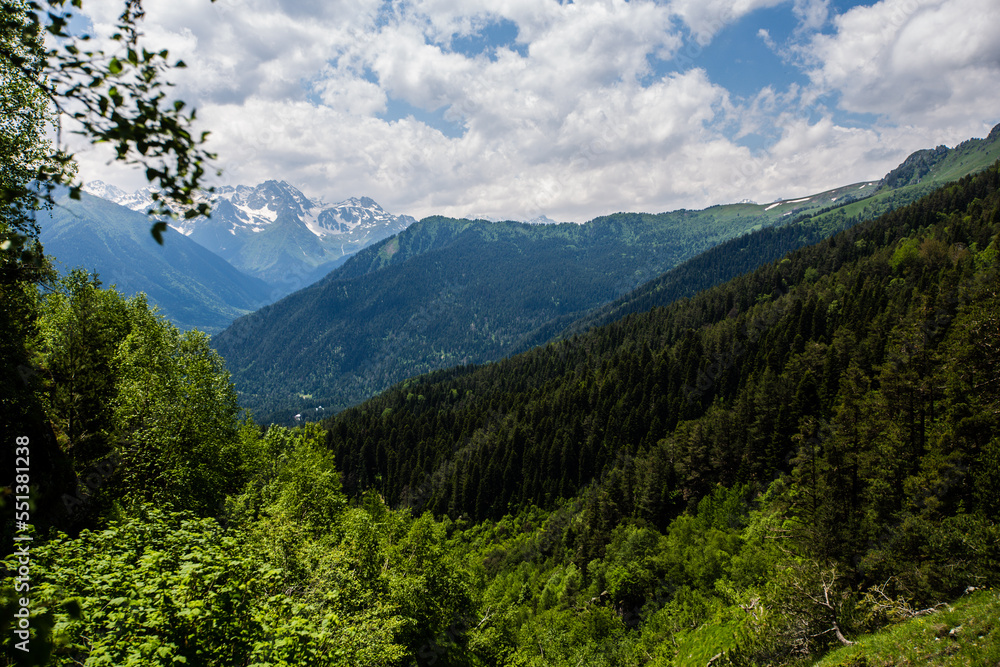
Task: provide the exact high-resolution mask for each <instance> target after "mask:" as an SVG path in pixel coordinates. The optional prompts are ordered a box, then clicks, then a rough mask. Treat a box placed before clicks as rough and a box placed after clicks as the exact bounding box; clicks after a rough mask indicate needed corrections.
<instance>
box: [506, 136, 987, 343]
mask: <svg viewBox="0 0 1000 667" xmlns="http://www.w3.org/2000/svg"><path fill="white" fill-rule="evenodd" d="M997 159H1000V125H997V126H996V127H994V128H993V131H992V132H990V134H989V136H987V137H986V138H985V139H969V140H968V141H965V142H962V143H961V144H959V145H958V146H956V147H955V148H947V147H945V146H938V147H937V148H936V149H927V150H922V151H917V152H916V153H913V154H912V155H910V156H909V157H908V158H907V159H906V160H905V161H904V162H903V163H902V164H901V165H900V166H899V167H897V168H896V169H894V170H892V171H891V172H889V173H888V174H886V175H885V177H884V178H882V180H881V181H879V183H878V185H877V186H876V187H875V189H874V191H873V193H872V194H871V195H870V196H869V197H867V198H865V199H863V200H860V201H856V202H844V201H843V199H838V200H839V201H841V205H835V206H830V207H828V208H827V209H823V210H812V211H809V212H808V213H805V214H801V215H798V216H796V218H795V220H794V221H793V222H791V223H789V224H786V225H781V226H774V227H765V228H764V229H760V230H757V231H754V232H751V233H749V234H746V235H744V236H739V237H737V238H734V239H730V240H729V241H725V242H723V243H720V244H719V245H717V246H714V247H712V248H710V249H708V250H706V251H705V252H703V253H701V254H700V255H698V256H697V257H693V258H691V259H689V260H687V261H686V262H684V263H682V264H680V265H679V266H677V267H675V268H673V269H671V270H669V271H667V272H666V273H664V274H663V275H662V276H658V277H657V278H654V279H653V280H650V281H649V282H647V283H645V284H644V285H641V286H639V287H638V288H636V289H635V290H633V291H632V292H629V293H628V294H625V295H623V296H621V297H619V298H618V299H615V300H614V301H612V302H611V303H608V304H605V305H603V306H599V307H597V308H595V309H594V310H593V311H591V312H589V313H587V314H586V315H584V316H583V317H581V318H579V319H577V320H575V321H572V322H570V321H569V320H570V318H569V317H564V318H559V319H557V320H553V321H552V322H549V323H547V324H546V325H545V326H543V327H541V328H540V329H539V330H537V331H535V332H534V333H533V335H532V336H529V337H527V338H526V339H525V349H527V348H528V347H531V346H533V345H538V344H542V343H545V342H548V341H549V340H553V339H554V338H556V337H560V338H563V337H566V336H570V335H573V334H575V333H580V332H582V331H586V330H587V329H589V328H590V327H594V326H599V325H602V324H608V323H610V322H614V321H615V320H618V319H621V318H622V317H624V316H625V315H628V314H630V313H640V312H644V311H647V310H650V309H652V308H655V307H657V306H667V305H670V304H671V303H673V302H674V301H676V300H677V299H680V298H684V297H691V296H694V295H695V294H697V293H698V292H700V291H701V290H704V289H708V288H709V287H712V286H713V285H718V284H719V283H722V282H725V281H726V280H729V279H730V278H735V277H736V276H738V275H740V274H742V273H746V272H747V271H751V270H753V269H755V268H757V267H758V266H760V265H762V264H766V263H768V262H773V261H775V260H778V259H781V258H782V257H783V256H784V255H785V254H786V253H788V252H791V251H793V250H796V249H798V248H802V247H805V246H807V245H812V244H813V243H817V242H819V241H820V240H822V239H824V238H826V237H828V236H831V235H833V234H834V233H836V232H838V231H841V230H843V229H847V228H848V227H851V226H853V225H856V224H857V223H858V222H861V221H862V220H871V219H873V218H876V217H878V216H879V215H882V214H883V213H886V212H888V211H891V210H895V209H897V208H899V207H900V206H903V205H905V204H908V203H910V202H913V201H916V200H917V199H919V198H920V197H922V196H925V195H926V194H928V193H929V192H931V191H932V190H933V189H934V188H936V187H939V186H940V185H941V184H943V183H946V182H949V181H954V180H957V179H959V178H961V177H963V176H967V175H969V174H974V173H976V172H978V171H981V170H983V169H986V168H987V167H988V166H989V165H990V164H992V163H993V162H995V161H996V160H997Z"/></svg>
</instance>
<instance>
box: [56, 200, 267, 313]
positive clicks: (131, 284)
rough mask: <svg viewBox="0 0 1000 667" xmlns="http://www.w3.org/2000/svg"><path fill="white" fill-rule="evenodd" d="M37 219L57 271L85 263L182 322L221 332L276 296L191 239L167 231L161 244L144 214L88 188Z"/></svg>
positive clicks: (261, 284) (87, 266)
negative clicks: (96, 193) (115, 202)
mask: <svg viewBox="0 0 1000 667" xmlns="http://www.w3.org/2000/svg"><path fill="white" fill-rule="evenodd" d="M39 226H40V228H41V230H42V231H41V236H40V239H41V241H42V244H43V245H44V247H45V251H46V253H47V254H48V255H50V256H52V257H54V258H55V261H56V267H57V268H59V269H60V270H61V271H63V272H68V271H69V270H70V269H73V268H76V267H82V268H85V269H87V270H90V271H97V273H98V274H99V275H100V279H101V280H102V282H104V283H105V284H107V285H116V286H117V287H118V289H119V290H121V291H122V292H123V293H125V294H136V293H138V292H145V293H146V295H147V296H148V297H149V301H150V303H152V304H154V305H156V306H158V307H159V308H160V310H161V312H162V313H163V314H164V315H165V316H166V317H167V318H168V319H170V321H172V322H174V323H175V324H176V325H177V326H178V327H180V328H182V329H192V328H198V329H201V330H203V331H207V332H215V331H219V330H221V329H223V328H224V327H226V326H228V325H229V323H230V322H232V321H233V320H234V319H235V318H237V317H239V316H241V315H244V314H246V313H247V312H249V311H252V310H254V309H256V308H259V307H260V306H261V305H263V304H264V303H267V302H269V301H271V300H272V299H273V298H274V294H273V290H272V288H271V287H270V286H269V285H267V284H266V283H264V282H263V281H261V280H259V279H257V278H252V277H250V276H248V275H245V274H243V273H241V272H240V271H238V270H237V269H235V268H233V267H232V266H231V265H229V264H228V263H227V262H226V261H225V260H223V259H221V258H220V257H218V256H217V255H215V254H213V253H212V252H210V251H208V250H206V249H205V248H203V247H202V246H200V245H199V244H197V243H195V242H194V241H191V240H190V239H188V238H185V237H184V236H183V235H181V234H178V233H176V232H169V231H168V232H167V234H166V235H165V237H164V243H163V245H162V246H161V245H158V244H157V243H156V241H154V240H153V238H152V236H151V235H150V233H149V226H150V222H149V219H148V218H147V217H146V216H145V215H144V214H142V213H137V212H135V211H132V210H129V209H127V208H125V207H122V206H118V205H116V204H113V203H111V202H108V201H105V200H103V199H100V198H97V197H93V196H91V195H88V194H86V193H83V194H82V195H81V198H80V200H79V201H73V200H70V199H69V198H68V197H63V198H61V199H60V200H59V202H58V205H57V206H56V207H55V208H54V209H53V210H52V211H50V212H40V213H39Z"/></svg>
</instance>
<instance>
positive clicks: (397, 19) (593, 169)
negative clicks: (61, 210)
mask: <svg viewBox="0 0 1000 667" xmlns="http://www.w3.org/2000/svg"><path fill="white" fill-rule="evenodd" d="M148 4H149V6H148V7H146V10H147V21H146V38H147V41H148V42H149V44H150V47H155V48H157V49H159V48H164V47H166V48H169V49H170V50H171V54H172V55H176V56H178V57H182V58H183V59H184V60H185V61H186V62H188V63H189V68H188V69H187V70H185V71H183V72H178V73H177V75H176V77H175V79H176V83H177V87H176V91H177V94H178V96H180V97H181V98H183V99H185V101H187V102H189V103H191V104H193V105H194V106H196V107H197V108H198V109H199V117H200V118H201V119H202V123H203V124H204V127H205V129H207V130H209V131H211V133H212V142H213V143H212V148H213V149H214V150H215V151H216V152H217V153H218V154H219V162H220V166H221V167H222V168H223V169H224V172H225V173H224V176H223V179H222V180H223V182H227V183H245V184H255V183H257V182H260V181H263V180H265V179H269V178H277V179H282V180H286V181H288V182H290V183H292V184H294V185H296V186H297V187H299V188H301V189H302V190H303V191H304V192H306V193H307V194H310V195H312V196H318V197H322V198H325V199H327V200H330V201H335V200H340V199H344V198H347V197H350V196H371V197H373V198H374V199H376V200H377V201H379V202H380V203H381V204H382V205H383V206H385V207H386V208H387V209H389V210H392V211H393V212H397V213H408V214H410V215H414V216H418V217H419V216H424V215H430V214H435V213H440V214H445V215H455V216H473V215H476V216H491V217H497V218H520V219H529V218H533V217H535V216H538V215H548V216H549V217H552V218H555V219H563V220H576V221H583V220H588V219H590V218H593V217H595V216H597V215H602V214H606V213H610V212H614V211H625V210H633V211H654V212H655V211H664V210H671V209H674V208H682V207H683V208H701V207H704V206H709V205H712V204H717V203H726V202H731V201H738V200H741V199H744V198H750V199H754V200H756V201H761V202H764V201H770V200H771V199H773V198H775V197H778V196H787V197H791V196H795V195H805V194H810V193H812V192H816V191H820V190H823V189H827V188H830V187H835V186H838V185H842V184H846V183H850V182H855V181H861V180H869V179H874V178H879V177H881V176H882V175H883V174H884V173H885V172H887V171H888V170H889V169H891V168H892V167H894V166H895V165H896V164H898V163H899V162H900V161H902V160H903V159H904V158H905V157H906V155H908V154H909V153H910V152H912V151H913V150H917V149H919V148H924V147H931V146H935V145H938V144H942V143H943V144H946V145H954V144H956V143H958V142H960V141H962V140H964V139H967V138H970V137H973V136H985V134H986V133H987V132H989V130H990V128H991V127H992V125H994V124H996V123H997V122H1000V40H997V39H996V34H995V32H996V28H997V26H1000V3H998V2H997V1H996V0H880V1H879V2H865V3H860V2H845V1H843V0H787V1H781V0H632V1H631V2H625V1H624V0H590V1H585V0H580V1H578V2H572V3H570V2H559V1H558V0H395V1H393V2H384V1H383V0H351V1H348V0H333V1H323V0H312V1H305V2H303V1H302V0H297V1H296V0H217V2H215V3H211V2H209V1H208V0H178V1H177V2H172V3H148ZM119 5H120V0H101V1H100V2H96V1H95V2H85V3H84V7H85V11H87V12H88V15H89V18H91V19H92V21H93V27H94V29H95V31H96V32H97V34H98V36H99V37H100V36H107V35H108V34H109V33H110V31H111V26H112V25H113V19H114V17H115V16H116V15H117V13H118V12H119V11H120V7H119ZM106 162H107V160H106V159H105V156H102V155H100V154H99V153H96V154H91V155H84V156H82V159H81V166H82V170H83V175H84V177H85V178H92V179H103V180H107V181H111V182H116V183H118V184H119V185H121V186H123V187H126V188H128V187H137V186H139V185H141V177H138V176H136V175H135V174H129V173H125V172H120V171H117V170H115V169H114V168H112V167H109V166H107V164H106ZM91 174H92V175H91Z"/></svg>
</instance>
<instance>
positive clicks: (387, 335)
mask: <svg viewBox="0 0 1000 667" xmlns="http://www.w3.org/2000/svg"><path fill="white" fill-rule="evenodd" d="M764 221H765V220H764V219H763V218H761V217H744V216H743V214H742V213H739V212H738V211H737V212H734V210H733V209H730V208H725V207H717V208H714V209H708V210H706V211H678V212H674V213H665V214H660V215H646V214H625V213H622V214H617V215H614V216H607V217H605V218H598V219H596V220H593V221H591V222H589V223H587V224H585V225H575V224H561V225H528V224H524V223H514V222H500V223H491V222H484V221H469V220H450V219H445V218H428V219H425V220H422V221H420V222H419V223H416V224H414V225H412V226H410V227H409V228H408V229H406V230H405V231H404V232H402V233H400V234H399V235H397V236H395V237H392V238H391V239H388V240H386V241H382V242H380V243H378V244H376V245H374V246H372V247H370V248H367V249H365V250H363V251H361V252H360V253H358V254H357V255H355V256H354V257H352V258H351V259H350V260H349V261H348V262H347V263H345V264H344V265H343V266H341V267H340V268H338V269H336V270H335V271H333V272H332V273H330V275H328V276H327V277H326V278H325V279H323V280H322V281H320V282H318V283H316V284H315V285H312V286H310V287H308V288H306V289H304V290H301V291H300V292H297V293H295V294H293V295H290V296H288V297H286V298H285V299H282V300H281V301H279V302H277V303H275V304H272V305H271V306H268V307H266V308H263V309H261V310H260V311H258V312H256V313H253V314H252V315H249V316H247V317H244V318H241V319H239V320H237V321H236V322H234V323H233V325H232V326H231V327H229V329H227V330H226V331H224V332H222V333H221V334H219V335H218V336H216V337H215V339H214V340H213V346H214V347H215V348H216V349H217V350H219V352H220V353H221V354H222V355H223V356H224V357H225V359H226V362H227V364H228V366H229V368H230V370H231V371H232V373H233V377H234V379H235V381H236V383H237V387H238V388H239V389H240V392H241V400H242V401H243V402H244V405H245V406H246V407H248V408H250V409H252V410H255V411H256V412H258V414H259V415H260V416H261V418H263V419H265V420H268V419H270V418H271V417H274V418H276V419H278V421H287V420H288V419H289V417H290V416H291V415H293V414H295V413H297V412H300V411H304V410H306V409H314V408H317V407H318V406H324V408H325V409H326V410H331V409H333V410H339V409H343V408H345V407H347V406H349V405H353V404H355V403H357V402H358V401H360V400H362V399H364V398H366V397H367V396H370V395H372V394H374V393H377V392H378V391H381V390H382V389H385V388H387V387H389V386H391V385H392V384H393V383H395V382H398V381H400V380H402V379H404V378H406V377H410V376H412V375H416V374H419V373H423V372H427V371H430V370H434V369H436V368H442V367H447V366H454V365H456V364H468V363H480V362H483V361H489V360H493V359H498V358H502V357H503V356H505V355H506V354H508V353H509V352H510V351H512V350H515V349H517V348H518V347H519V346H521V345H522V339H523V337H524V336H525V335H526V334H528V333H529V332H531V331H533V330H534V329H536V328H538V327H539V326H541V325H542V324H544V323H546V322H549V321H551V320H552V319H553V318H557V317H560V316H566V315H569V314H582V313H584V312H586V311H587V310H589V309H590V308H593V307H594V306H596V305H598V304H601V303H605V302H607V301H610V300H611V299H614V298H615V297H617V296H620V295H621V294H624V293H626V292H628V291H630V290H631V289H633V288H635V287H636V286H637V285H639V284H641V283H643V282H645V281H647V280H649V279H650V278H652V277H654V276H656V275H659V274H660V273H662V272H663V271H664V270H666V269H667V268H670V267H671V266H674V265H676V264H677V263H678V262H680V261H683V260H684V259H686V258H688V257H692V256H694V255H696V254H698V253H699V252H702V251H703V250H705V249H706V248H708V247H710V246H711V245H714V244H716V243H719V242H720V241H724V240H725V239H727V238H731V237H732V236H734V235H738V234H741V233H743V232H745V231H746V230H747V229H749V228H752V227H755V226H759V225H761V224H763V222H764ZM279 410H281V412H280V413H275V411H279ZM262 411H263V414H261V413H262Z"/></svg>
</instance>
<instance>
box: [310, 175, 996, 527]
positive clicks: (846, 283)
mask: <svg viewBox="0 0 1000 667" xmlns="http://www.w3.org/2000/svg"><path fill="white" fill-rule="evenodd" d="M997 178H998V177H997V170H996V169H995V168H992V169H990V170H989V171H988V172H986V173H984V174H982V175H979V176H976V177H971V178H967V179H965V180H963V181H962V182H961V184H958V185H954V186H950V187H947V188H944V189H942V190H940V191H938V192H936V193H934V194H933V195H931V196H930V197H928V198H925V199H922V200H921V201H920V202H917V203H915V204H913V205H910V206H908V207H906V208H905V209H902V210H900V211H898V212H894V213H890V214H888V215H886V216H883V217H882V218H879V219H878V220H877V221H873V222H869V223H863V224H861V225H859V226H857V227H854V228H852V229H849V230H846V231H845V232H842V233H840V234H838V235H836V236H834V237H832V238H831V239H829V240H826V241H823V242H821V243H819V244H817V245H814V246H811V247H808V248H805V249H802V250H799V251H797V252H795V253H792V254H791V255H790V256H789V257H787V258H785V259H783V260H781V261H780V262H777V263H774V264H770V265H767V266H765V267H762V268H760V269H758V270H756V271H754V272H752V273H750V274H747V275H745V276H742V277H740V278H738V279H735V280H733V281H730V282H729V283H726V284H724V285H721V286H719V287H716V288H713V289H711V290H707V291H705V292H702V293H700V294H699V295H698V296H697V297H695V298H693V299H690V300H684V301H681V302H678V303H676V304H674V305H673V306H671V307H669V308H666V309H655V310H654V311H652V312H650V313H646V314H641V315H633V316H630V317H627V318H625V319H624V320H622V321H619V322H616V323H614V324H611V325H608V326H606V327H602V328H598V329H595V330H593V331H592V332H590V333H588V334H586V335H582V336H578V337H575V338H573V339H571V340H568V341H563V342H560V343H555V344H551V345H549V346H546V347H543V348H539V349H536V350H532V351H530V352H528V353H525V354H522V355H518V356H517V357H514V358H511V359H508V360H505V361H502V362H498V363H495V364H489V365H486V366H483V367H479V368H458V369H454V370H450V371H442V372H439V373H436V374H432V375H430V376H427V377H424V378H418V379H413V380H409V381H407V382H404V383H402V384H401V385H400V386H398V387H396V388H394V389H393V390H391V391H389V392H386V393H385V394H383V395H381V396H379V397H377V398H375V399H372V400H370V401H368V402H367V403H365V404H363V405H361V406H358V407H356V408H353V409H350V410H348V411H346V412H344V413H343V414H342V415H340V416H338V417H337V418H335V419H333V420H332V421H331V422H330V434H331V435H330V437H331V445H332V447H333V448H334V451H335V452H336V454H337V461H338V465H339V467H340V468H341V470H343V472H344V475H345V481H346V483H347V485H348V488H351V489H361V488H368V487H371V488H375V489H377V490H378V491H379V492H380V493H382V494H383V495H385V497H386V498H387V499H389V500H390V502H391V503H394V504H396V503H412V504H415V505H416V506H417V507H426V508H429V509H432V510H433V511H436V512H448V513H450V514H458V513H461V514H465V515H467V516H468V515H471V516H473V517H477V518H484V517H490V516H493V517H497V516H500V515H502V514H504V513H505V512H506V511H508V509H509V508H511V507H519V506H522V505H524V504H526V503H536V504H539V505H543V506H546V505H550V504H551V503H553V502H554V501H555V500H556V499H557V498H559V497H569V496H571V495H573V494H575V493H577V492H578V491H579V490H580V489H581V488H583V487H584V486H586V485H587V484H589V483H591V481H592V480H594V479H595V478H597V477H598V476H600V475H607V474H608V473H609V471H610V470H613V469H615V468H616V466H618V465H620V464H622V461H631V463H628V465H629V466H634V468H631V467H630V468H629V470H630V472H629V473H628V474H629V475H633V474H634V475H637V476H638V477H635V478H629V480H628V483H627V484H626V483H625V482H624V481H622V488H621V489H620V492H621V493H625V494H626V496H627V501H628V502H627V505H626V506H627V507H628V508H629V512H631V511H633V510H634V511H639V512H641V513H644V514H647V515H648V517H649V518H650V519H654V518H655V517H656V516H663V515H662V514H661V512H663V511H664V510H666V509H667V508H674V509H673V510H670V511H671V512H673V511H677V510H678V509H680V508H682V507H684V506H685V504H686V502H687V501H689V500H691V499H697V498H700V497H701V496H702V495H704V493H705V492H706V491H707V490H709V489H711V487H712V486H713V485H714V484H716V483H722V484H726V485H731V484H735V483H740V482H747V481H753V482H757V483H763V482H765V481H767V480H770V479H771V478H772V477H773V476H774V475H775V474H777V473H779V472H789V470H790V468H791V465H790V461H791V458H792V457H794V455H795V452H796V451H797V447H798V445H797V444H796V443H797V442H799V441H800V440H801V439H802V438H803V437H805V438H809V437H812V436H813V435H815V433H813V431H816V432H817V433H818V432H820V431H821V430H823V429H827V428H829V426H828V424H829V422H830V420H831V419H833V418H835V417H836V416H837V414H839V412H838V409H837V408H838V405H839V404H840V403H841V402H842V401H844V400H846V398H845V396H846V395H845V394H844V392H845V391H848V390H850V391H851V392H854V393H855V394H857V396H855V395H854V394H852V395H851V397H850V400H852V401H856V400H861V398H862V397H864V398H865V400H871V401H877V400H887V398H889V397H892V399H893V401H899V403H898V404H899V405H900V406H901V407H900V409H901V410H902V413H903V415H904V417H905V419H904V422H903V423H902V424H897V425H896V426H894V427H893V430H894V431H897V433H896V436H897V437H899V438H900V439H901V442H900V443H899V445H898V446H900V447H903V448H904V449H905V447H907V446H909V447H916V448H917V449H916V450H914V451H915V452H920V451H922V448H923V447H924V446H925V445H926V444H927V443H928V442H929V441H930V439H932V438H933V437H938V436H932V434H931V433H930V432H928V431H927V429H931V428H934V429H937V428H943V429H944V432H947V433H950V434H963V437H970V438H972V440H973V441H974V442H975V443H976V444H975V446H974V447H973V451H979V449H980V448H981V447H984V446H986V444H987V442H989V439H990V437H991V435H990V430H989V429H988V428H985V427H986V425H987V423H989V424H993V423H994V422H995V420H996V414H995V412H991V410H994V409H995V407H994V408H990V409H985V406H981V407H982V408H983V409H973V408H972V407H971V403H969V402H970V401H971V402H972V403H975V402H978V401H985V402H986V403H985V405H987V406H988V405H992V404H991V403H990V401H992V400H994V398H995V393H993V394H991V393H989V391H985V390H986V389H989V390H990V391H992V392H995V391H996V390H997V387H996V384H997V376H996V372H997V371H996V369H997V368H998V367H1000V366H996V365H991V364H993V362H994V361H995V359H994V356H995V354H996V352H997V350H996V347H995V345H994V342H993V341H994V340H995V338H994V337H993V333H990V332H991V331H992V330H990V329H989V328H990V327H991V326H995V324H996V317H997V315H996V313H997V312H998V311H1000V309H993V310H991V308H990V304H993V305H995V303H996V302H995V299H996V283H995V282H993V281H994V279H995V278H996V274H995V271H996V267H995V261H994V260H995V254H996V249H997V245H998V244H997V242H996V241H995V238H994V237H995V235H996V233H997V231H1000V230H998V228H997V226H996V225H997V222H998V220H1000V219H998V218H997V216H998V207H997V200H998V195H997V193H996V187H997ZM953 323H955V326H952V325H953ZM974 332H979V334H978V335H977V334H975V333H974ZM987 333H989V334H990V335H987ZM994 333H995V332H994ZM991 355H993V356H991ZM956 359H962V362H961V363H960V364H957V363H956V361H955V360H956ZM959 369H961V373H959ZM976 369H979V370H978V372H977V373H975V374H974V375H970V376H968V377H966V376H965V374H966V373H973V371H976ZM936 374H943V376H942V377H936ZM966 383H973V385H967V384H966ZM949 386H951V387H952V388H953V389H954V390H955V391H956V392H957V391H958V388H959V387H963V388H964V389H965V390H967V389H968V388H969V387H971V386H976V387H981V388H982V389H983V390H984V391H983V392H980V393H977V394H976V395H975V396H967V395H965V393H964V390H963V392H960V393H961V403H962V405H963V406H965V407H961V408H959V407H958V405H957V404H956V405H955V406H952V411H951V412H949V409H948V408H946V407H945V404H946V402H947V400H949V398H951V400H954V401H957V400H959V399H958V397H957V395H956V396H953V397H949V394H948V391H947V389H945V388H946V387H949ZM893 405H896V403H895V402H894V403H893ZM869 407H870V409H871V410H873V411H877V409H876V405H872V406H869ZM932 412H933V420H931V418H930V415H931V413H932ZM884 417H885V418H887V419H894V418H895V416H893V415H890V414H889V413H886V414H885V415H884ZM946 418H947V419H950V420H952V422H949V423H948V425H947V426H943V425H940V424H938V422H939V421H940V420H942V419H946ZM980 419H986V420H987V422H984V423H980V422H979V421H977V420H980ZM966 420H971V421H966ZM990 420H992V421H990ZM963 424H964V426H963ZM883 427H884V428H888V426H887V425H881V424H880V428H883ZM984 438H985V440H984ZM863 440H864V441H865V442H868V440H867V439H863ZM970 446H972V445H970ZM635 457H638V459H636V458H635ZM637 460H638V461H639V462H638V463H637V462H636V461H637ZM908 460H912V459H908ZM991 474H992V473H991ZM980 481H981V482H984V483H985V480H980ZM978 488H979V489H980V490H979V491H978V492H977V493H984V492H985V490H986V489H987V488H988V486H981V487H978ZM970 493H971V490H970ZM981 499H982V497H981ZM970 502H971V501H970Z"/></svg>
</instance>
